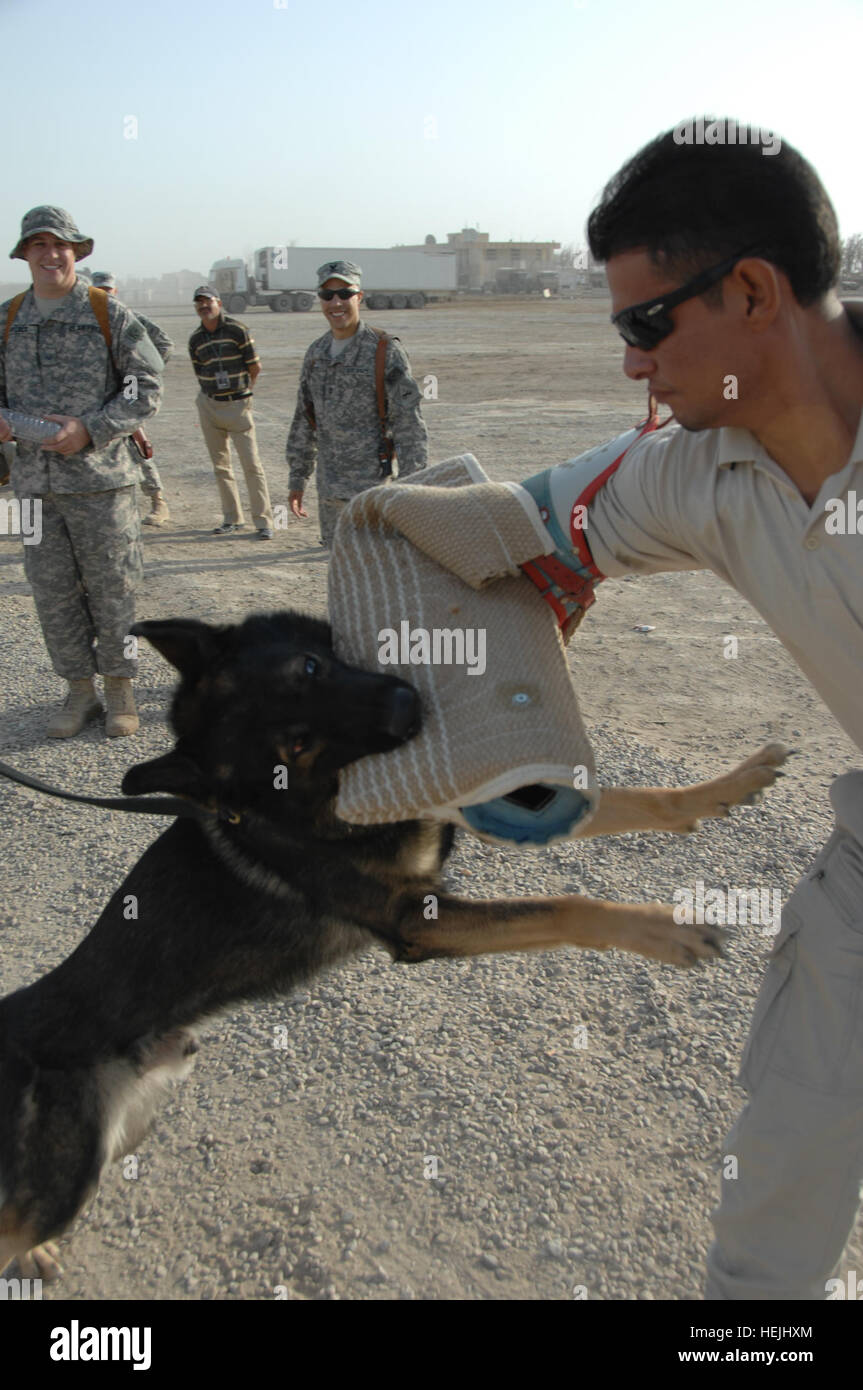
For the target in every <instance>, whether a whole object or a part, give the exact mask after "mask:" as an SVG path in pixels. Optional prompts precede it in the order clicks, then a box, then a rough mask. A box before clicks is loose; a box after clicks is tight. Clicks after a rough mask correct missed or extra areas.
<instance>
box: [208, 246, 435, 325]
mask: <svg viewBox="0 0 863 1390" xmlns="http://www.w3.org/2000/svg"><path fill="white" fill-rule="evenodd" d="M324 261H353V262H354V264H355V265H359V266H360V267H361V268H362V272H363V290H364V291H365V302H366V304H367V305H368V307H369V308H370V309H421V308H422V307H423V305H424V304H425V303H426V301H427V300H429V299H434V298H438V297H439V296H445V295H449V294H453V293H454V292H455V290H456V287H457V286H456V255H455V252H453V251H431V250H429V251H407V250H400V249H399V248H398V247H394V248H392V249H391V250H384V249H381V248H379V247H371V246H353V247H344V246H262V247H260V248H259V250H257V251H255V252H254V254H253V255H252V257H251V259H250V261H249V263H248V265H247V264H246V262H245V261H243V260H240V259H232V258H231V257H226V258H225V259H223V260H220V261H215V262H214V263H213V265H212V267H211V270H210V280H211V282H212V284H213V285H214V286H215V288H216V289H217V290H218V291H219V297H220V298H221V300H222V303H223V304H224V306H225V308H226V309H227V311H228V313H229V314H241V313H242V312H243V311H244V310H245V309H247V308H249V307H250V306H253V305H255V304H268V305H269V307H270V308H271V309H272V310H273V312H274V313H277V314H284V313H287V312H288V311H289V310H293V312H294V313H298V312H304V311H306V310H308V309H311V308H313V306H314V303H315V299H316V294H315V291H316V289H317V283H318V280H317V274H316V272H317V269H318V266H319V265H323V263H324Z"/></svg>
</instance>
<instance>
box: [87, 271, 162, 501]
mask: <svg viewBox="0 0 863 1390" xmlns="http://www.w3.org/2000/svg"><path fill="white" fill-rule="evenodd" d="M90 279H91V281H92V283H93V284H94V285H95V286H96V288H97V289H99V290H104V291H105V293H106V294H112V295H116V293H117V280H116V277H115V276H114V275H112V274H111V273H110V271H107V270H94V271H93V274H92V275H91V277H90ZM134 314H135V318H136V319H137V320H138V322H139V323H142V324H143V325H144V328H145V329H146V332H147V337H148V338H149V339H150V342H151V343H152V344H153V347H154V348H155V349H156V351H157V352H158V354H159V356H160V357H161V359H162V362H163V363H165V364H167V362H168V359H169V357H170V356H171V354H172V353H173V351H174V344H173V343H172V341H171V339H170V338H169V337H168V335H167V333H165V332H163V330H162V329H161V328H160V327H159V325H158V324H157V323H153V320H152V319H148V318H147V317H146V315H145V314H142V313H140V312H139V310H137V309H136V310H134ZM129 447H130V448H131V450H132V458H133V459H134V461H135V463H136V464H137V466H138V468H139V469H140V473H141V491H142V492H143V493H144V495H145V496H146V497H149V499H150V511H149V513H148V514H147V516H145V517H144V525H145V526H162V525H163V524H164V523H165V522H166V521H169V520H170V517H171V513H170V512H169V510H168V503H167V501H166V500H165V493H164V490H163V488H162V479H161V478H160V477H159V470H158V468H157V467H156V465H155V463H154V462H153V450H152V447H151V446H150V441H149V440H148V438H147V436H146V434H145V433H144V431H143V430H142V429H137V430H135V433H134V434H133V435H132V436H131V438H130V440H129ZM147 449H149V450H150V452H149V455H147V454H146V452H141V451H146V450H147Z"/></svg>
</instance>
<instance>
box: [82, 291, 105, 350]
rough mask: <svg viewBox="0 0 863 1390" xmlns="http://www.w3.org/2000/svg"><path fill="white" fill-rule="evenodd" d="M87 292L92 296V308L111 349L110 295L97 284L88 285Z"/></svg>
mask: <svg viewBox="0 0 863 1390" xmlns="http://www.w3.org/2000/svg"><path fill="white" fill-rule="evenodd" d="M87 293H88V294H89V296H90V308H91V309H92V310H93V313H94V314H95V315H96V321H97V323H98V325H99V327H100V328H101V330H102V337H103V338H104V339H105V346H106V347H107V349H108V351H109V352H110V351H111V324H110V321H109V319H108V295H107V292H106V291H105V290H100V289H97V288H96V286H95V285H88V286H87Z"/></svg>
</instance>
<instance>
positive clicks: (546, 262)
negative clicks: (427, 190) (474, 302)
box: [446, 227, 560, 294]
mask: <svg viewBox="0 0 863 1390" xmlns="http://www.w3.org/2000/svg"><path fill="white" fill-rule="evenodd" d="M446 249H447V251H455V253H456V256H457V258H458V286H459V289H461V290H498V291H500V292H501V293H504V294H506V293H513V292H516V291H518V290H520V289H525V290H527V289H537V288H542V286H541V284H540V283H539V277H543V276H547V275H549V274H553V273H554V272H555V271H556V269H557V262H556V261H555V252H556V251H559V250H560V242H559V241H489V234H488V232H478V231H477V230H476V229H475V228H474V227H463V228H462V230H461V231H460V232H448V233H447V246H446Z"/></svg>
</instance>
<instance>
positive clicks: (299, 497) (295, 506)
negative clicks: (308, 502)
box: [288, 491, 308, 517]
mask: <svg viewBox="0 0 863 1390" xmlns="http://www.w3.org/2000/svg"><path fill="white" fill-rule="evenodd" d="M288 506H289V507H290V509H291V511H292V512H293V514H294V516H305V517H307V516H308V512H307V511H306V509H305V507H304V506H303V494H302V491H300V492H289V493H288Z"/></svg>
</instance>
